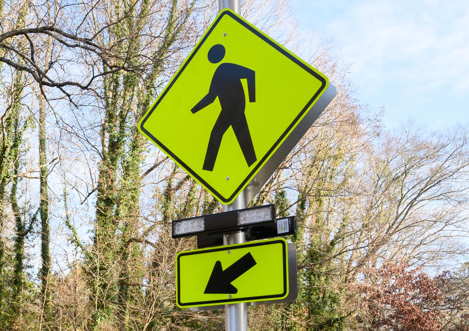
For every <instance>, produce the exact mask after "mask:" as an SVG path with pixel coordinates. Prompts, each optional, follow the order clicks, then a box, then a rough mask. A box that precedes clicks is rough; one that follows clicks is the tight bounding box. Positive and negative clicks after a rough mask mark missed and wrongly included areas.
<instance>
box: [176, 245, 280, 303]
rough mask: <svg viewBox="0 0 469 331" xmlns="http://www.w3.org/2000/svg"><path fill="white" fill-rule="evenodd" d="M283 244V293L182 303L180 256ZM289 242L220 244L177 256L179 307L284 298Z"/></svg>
mask: <svg viewBox="0 0 469 331" xmlns="http://www.w3.org/2000/svg"><path fill="white" fill-rule="evenodd" d="M278 243H281V244H282V252H283V254H282V255H283V293H282V294H275V295H265V296H256V297H246V298H238V299H224V300H213V301H198V302H190V303H182V302H181V284H180V281H181V277H179V275H180V274H181V270H180V266H181V263H180V258H181V256H187V255H196V254H204V253H208V252H219V251H227V250H230V251H233V250H235V249H240V248H249V247H255V246H264V245H272V244H278ZM287 258H288V257H287V243H286V242H285V240H281V239H277V240H269V241H258V242H254V243H252V244H244V245H239V246H231V245H230V246H219V247H217V248H212V249H201V250H196V251H190V252H187V253H184V252H183V253H181V254H179V255H178V256H177V260H176V264H177V271H176V279H177V284H176V286H177V291H176V292H177V298H176V300H177V302H178V306H179V307H193V306H196V305H204V306H206V305H212V304H223V303H236V302H247V301H250V300H256V301H260V300H266V301H267V300H268V299H271V300H275V299H278V298H282V297H284V296H285V295H287V293H288V281H287Z"/></svg>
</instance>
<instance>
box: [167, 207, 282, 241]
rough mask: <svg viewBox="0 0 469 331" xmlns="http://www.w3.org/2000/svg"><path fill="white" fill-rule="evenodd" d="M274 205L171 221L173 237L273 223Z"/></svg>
mask: <svg viewBox="0 0 469 331" xmlns="http://www.w3.org/2000/svg"><path fill="white" fill-rule="evenodd" d="M275 216H276V215H275V205H267V206H260V207H254V208H247V209H242V210H233V211H228V212H224V213H219V214H212V215H204V216H199V217H193V218H187V219H182V220H176V221H173V238H179V237H186V236H193V235H198V234H201V233H218V232H228V231H234V230H240V229H247V228H249V227H252V226H258V225H261V224H266V223H269V222H270V223H275Z"/></svg>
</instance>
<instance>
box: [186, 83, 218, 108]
mask: <svg viewBox="0 0 469 331" xmlns="http://www.w3.org/2000/svg"><path fill="white" fill-rule="evenodd" d="M216 97H217V94H216V93H215V92H213V88H212V87H210V91H209V92H208V94H207V95H206V96H204V97H203V98H202V100H200V101H199V103H198V104H196V105H195V106H194V108H192V109H191V112H192V113H193V114H195V113H197V112H198V111H199V110H201V109H203V108H205V107H207V106H208V105H209V104H211V103H212V102H214V101H215V99H216Z"/></svg>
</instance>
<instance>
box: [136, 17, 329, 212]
mask: <svg viewBox="0 0 469 331" xmlns="http://www.w3.org/2000/svg"><path fill="white" fill-rule="evenodd" d="M327 86H328V80H327V77H326V76H324V75H323V74H321V73H320V72H318V71H317V70H316V69H314V68H312V67H311V66H310V65H308V64H307V63H306V62H304V61H302V60H301V59H299V58H298V57H296V56H295V55H294V54H292V53H290V52H289V51H288V50H287V49H285V48H284V47H282V46H281V45H279V44H278V43H276V42H275V41H274V40H273V39H271V38H270V37H268V36H267V35H265V34H264V33H262V32H261V31H260V30H258V29H257V28H255V27H254V26H252V25H251V24H249V23H248V22H246V21H245V20H244V19H242V18H241V17H240V16H238V15H237V14H235V13H234V12H233V11H231V10H224V11H222V12H221V13H220V14H219V16H218V17H217V18H216V20H215V21H214V22H213V23H212V25H211V26H210V28H209V29H208V31H207V32H206V33H205V35H204V36H203V38H202V39H201V40H200V41H199V43H198V44H197V46H196V47H195V48H194V50H193V51H192V52H191V54H190V55H189V57H188V58H187V59H186V60H185V62H184V63H183V65H182V66H181V68H180V69H179V70H178V72H177V73H176V75H175V76H174V77H173V78H172V80H171V81H170V83H169V84H168V86H167V87H166V88H165V89H164V91H163V92H162V93H161V95H160V96H159V98H158V99H157V100H156V102H155V104H154V105H153V106H152V107H151V108H150V110H149V111H148V112H147V113H146V114H145V116H144V117H143V119H142V121H141V122H140V130H141V132H142V133H143V134H144V135H145V136H147V137H148V138H149V139H150V140H152V141H153V142H154V143H155V144H156V145H157V146H159V147H160V148H161V149H162V150H163V151H164V152H165V153H166V154H167V155H168V156H170V157H171V158H172V159H173V160H174V161H175V162H177V163H178V164H179V165H180V166H181V167H183V168H184V169H185V170H186V171H187V172H188V173H189V174H190V175H191V176H192V177H193V178H194V179H196V180H197V181H198V182H199V183H200V184H202V185H203V186H204V187H205V188H207V189H208V190H209V191H210V192H211V193H212V194H213V195H214V196H215V197H216V198H217V199H218V200H220V201H221V202H222V203H224V204H227V203H230V202H232V201H233V199H235V198H236V196H237V195H238V194H239V193H240V192H241V191H242V190H243V189H244V187H245V186H246V185H247V184H248V183H249V181H250V180H252V178H253V177H254V176H255V175H256V173H257V172H258V171H259V170H260V169H261V168H262V166H263V165H264V164H265V163H266V162H267V161H268V160H269V158H270V157H271V156H272V155H273V153H274V152H275V151H276V150H277V148H278V147H279V146H280V145H281V144H282V142H283V141H284V140H285V139H286V138H287V137H288V135H289V134H290V133H291V132H292V130H293V129H294V128H295V127H296V126H297V125H298V123H299V122H300V121H301V119H302V118H303V117H304V116H305V115H306V113H307V112H308V111H309V110H310V109H311V107H312V106H313V104H314V103H315V102H316V101H317V100H318V99H319V97H320V96H321V95H322V93H323V92H324V91H325V90H326V89H327Z"/></svg>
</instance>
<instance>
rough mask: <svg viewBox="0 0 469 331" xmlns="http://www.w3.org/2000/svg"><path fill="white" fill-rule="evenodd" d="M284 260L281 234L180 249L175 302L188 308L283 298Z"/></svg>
mask: <svg viewBox="0 0 469 331" xmlns="http://www.w3.org/2000/svg"><path fill="white" fill-rule="evenodd" d="M287 262H288V261H287V242H286V240H285V239H283V238H277V239H269V240H264V241H256V242H252V243H244V244H237V245H229V246H219V247H215V248H208V249H198V250H195V251H186V252H181V253H179V254H178V255H177V257H176V298H177V299H176V303H177V305H178V306H179V307H180V308H189V307H202V306H213V305H220V304H231V303H240V302H254V301H269V300H280V299H284V298H286V297H287V296H288V290H289V289H288V263H287Z"/></svg>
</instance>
